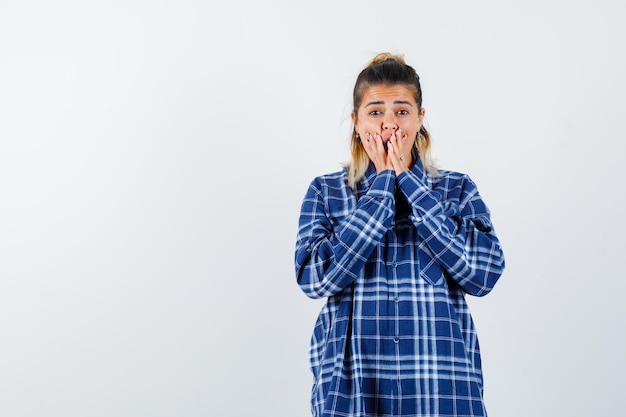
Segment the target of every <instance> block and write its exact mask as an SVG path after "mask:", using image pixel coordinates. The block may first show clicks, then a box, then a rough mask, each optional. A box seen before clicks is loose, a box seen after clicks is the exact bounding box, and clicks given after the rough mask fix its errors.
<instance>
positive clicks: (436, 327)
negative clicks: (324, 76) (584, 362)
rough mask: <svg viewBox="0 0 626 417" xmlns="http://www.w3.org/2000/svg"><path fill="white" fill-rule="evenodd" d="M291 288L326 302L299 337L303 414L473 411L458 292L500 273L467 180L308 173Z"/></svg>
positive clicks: (474, 383) (418, 174)
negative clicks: (306, 393)
mask: <svg viewBox="0 0 626 417" xmlns="http://www.w3.org/2000/svg"><path fill="white" fill-rule="evenodd" d="M295 266H296V277H297V281H298V285H299V286H300V288H301V289H302V291H304V293H305V294H306V295H308V296H309V297H311V298H321V297H327V302H326V304H325V305H324V306H323V308H322V310H321V312H320V314H319V317H318V319H317V322H316V324H315V328H314V331H313V336H312V338H311V351H310V360H311V370H312V371H313V380H314V382H313V389H312V398H311V400H312V404H311V405H312V412H313V416H315V417H322V416H324V417H331V416H332V417H339V416H388V415H389V416H390V415H393V416H485V415H486V411H485V408H484V405H483V380H482V371H481V361H480V351H479V347H478V339H477V336H476V330H475V328H474V324H473V321H472V317H471V315H470V312H469V309H468V306H467V304H466V302H465V298H464V293H468V294H471V295H476V296H483V295H485V294H487V293H489V291H491V289H492V288H493V286H494V285H495V283H496V281H497V280H498V278H499V277H500V275H501V274H502V271H503V269H504V257H503V254H502V249H501V247H500V244H499V242H498V238H497V237H496V235H495V233H494V230H493V227H492V224H491V220H490V214H489V210H488V208H487V206H486V205H485V204H484V203H483V201H482V199H481V197H480V195H479V194H478V190H477V188H476V185H475V184H474V182H472V180H471V179H470V178H469V177H468V176H467V175H463V174H460V173H456V172H450V171H441V172H440V176H431V175H429V174H427V173H426V172H425V170H424V169H423V166H422V164H421V162H419V161H418V163H416V164H415V165H414V167H413V168H412V169H411V170H410V171H407V172H403V173H401V174H399V175H397V176H396V175H395V172H394V171H392V170H387V171H383V172H381V173H380V174H378V175H377V174H376V171H375V169H374V167H373V165H370V168H369V169H368V171H367V172H366V174H365V176H364V178H363V179H362V180H361V181H360V182H359V183H358V184H357V186H356V187H355V189H354V190H352V189H350V188H349V187H348V186H347V173H346V172H345V171H341V172H337V173H334V174H329V175H325V176H321V177H318V178H316V179H315V180H314V181H313V182H312V183H311V185H310V187H309V189H308V191H307V193H306V196H305V197H304V201H303V203H302V210H301V214H300V222H299V231H298V238H297V243H296V253H295Z"/></svg>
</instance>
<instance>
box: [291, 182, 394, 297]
mask: <svg viewBox="0 0 626 417" xmlns="http://www.w3.org/2000/svg"><path fill="white" fill-rule="evenodd" d="M394 181H395V176H394V174H393V172H391V171H385V172H382V173H381V174H379V175H378V177H377V178H376V180H375V181H374V183H373V184H372V187H371V188H370V190H369V191H368V192H367V194H365V195H364V196H363V197H361V198H360V199H359V201H358V202H357V204H356V207H355V209H354V210H352V211H351V212H350V213H347V215H346V216H345V217H344V218H341V219H340V220H339V221H338V222H337V224H334V222H333V219H332V218H330V217H329V215H328V209H327V204H326V202H327V201H326V200H327V199H326V198H325V197H324V196H323V195H321V194H320V193H319V191H318V190H315V188H314V187H313V188H310V189H309V193H307V196H306V197H305V200H304V202H303V205H302V211H301V215H300V228H299V232H298V239H297V243H296V253H295V266H296V277H297V280H298V284H299V285H300V288H301V289H302V290H303V291H304V293H305V294H306V295H307V296H309V297H311V298H321V297H328V296H331V295H334V294H337V293H338V292H340V291H342V290H343V289H344V288H346V287H347V286H348V285H350V284H351V283H352V282H353V281H354V280H355V279H357V277H359V276H360V274H361V272H362V270H363V267H364V265H365V262H366V261H367V259H368V258H369V256H370V255H371V253H372V252H373V250H374V249H375V248H376V246H377V245H378V244H379V243H380V242H381V240H382V239H383V236H384V235H385V233H386V232H387V230H388V229H389V227H390V226H391V220H392V218H393V215H394V212H395V201H394V196H393V187H394Z"/></svg>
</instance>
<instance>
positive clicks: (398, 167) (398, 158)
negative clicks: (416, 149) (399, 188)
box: [387, 129, 415, 175]
mask: <svg viewBox="0 0 626 417" xmlns="http://www.w3.org/2000/svg"><path fill="white" fill-rule="evenodd" d="M413 146H415V142H414V141H413V140H409V138H408V136H407V135H405V134H404V132H403V131H402V129H398V130H397V131H396V132H395V133H394V134H393V135H391V137H390V138H389V142H388V145H387V154H388V158H389V159H390V160H391V164H392V165H393V169H394V170H395V171H396V175H397V174H400V173H401V172H404V171H408V170H409V168H410V167H411V165H412V164H413V160H412V153H411V149H413Z"/></svg>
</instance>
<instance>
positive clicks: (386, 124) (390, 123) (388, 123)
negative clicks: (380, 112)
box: [383, 114, 398, 130]
mask: <svg viewBox="0 0 626 417" xmlns="http://www.w3.org/2000/svg"><path fill="white" fill-rule="evenodd" d="M383 129H384V130H389V129H392V130H397V129H398V123H397V122H396V118H395V117H394V116H393V115H390V114H387V115H385V118H384V119H383Z"/></svg>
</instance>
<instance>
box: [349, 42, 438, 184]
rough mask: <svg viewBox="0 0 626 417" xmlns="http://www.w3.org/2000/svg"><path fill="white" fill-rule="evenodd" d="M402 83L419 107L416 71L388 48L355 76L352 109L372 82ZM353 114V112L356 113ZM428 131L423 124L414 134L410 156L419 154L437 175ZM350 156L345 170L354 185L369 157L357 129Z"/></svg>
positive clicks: (359, 103)
mask: <svg viewBox="0 0 626 417" xmlns="http://www.w3.org/2000/svg"><path fill="white" fill-rule="evenodd" d="M398 84H399V85H404V86H407V87H409V88H411V89H412V90H413V92H414V98H415V102H416V103H417V107H418V110H420V111H421V110H422V88H421V86H420V81H419V75H417V73H416V72H415V70H414V69H413V67H411V66H409V65H407V64H406V62H405V61H404V57H403V56H402V55H393V54H390V53H388V52H384V53H381V54H378V55H376V56H375V57H374V59H373V60H372V61H371V62H369V63H368V64H367V66H366V67H365V69H363V71H361V73H360V74H359V76H358V77H357V79H356V83H355V85H354V91H353V93H352V103H353V111H354V114H355V115H356V114H357V113H358V110H359V107H360V106H361V102H362V101H363V94H364V92H365V90H366V89H367V88H369V87H372V86H375V85H398ZM355 117H356V116H355ZM430 151H431V142H430V133H428V130H426V128H425V127H424V125H423V124H422V126H421V127H420V131H419V133H418V134H417V136H416V137H415V147H414V148H413V152H412V155H413V160H414V161H417V158H418V157H419V158H420V160H421V161H422V165H424V168H425V169H426V171H427V172H428V173H429V174H431V175H438V170H437V168H436V167H435V164H434V161H433V160H432V158H431V152H430ZM350 153H351V160H350V162H349V163H348V164H347V165H346V168H347V170H348V185H349V186H350V187H351V188H354V187H355V185H356V183H357V182H359V181H360V180H361V178H363V176H364V175H365V171H367V168H368V167H369V165H370V163H371V161H370V158H369V156H368V155H367V152H365V148H364V147H363V144H362V143H361V140H360V139H359V138H357V136H356V131H355V130H354V129H353V130H352V138H351V140H350Z"/></svg>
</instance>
